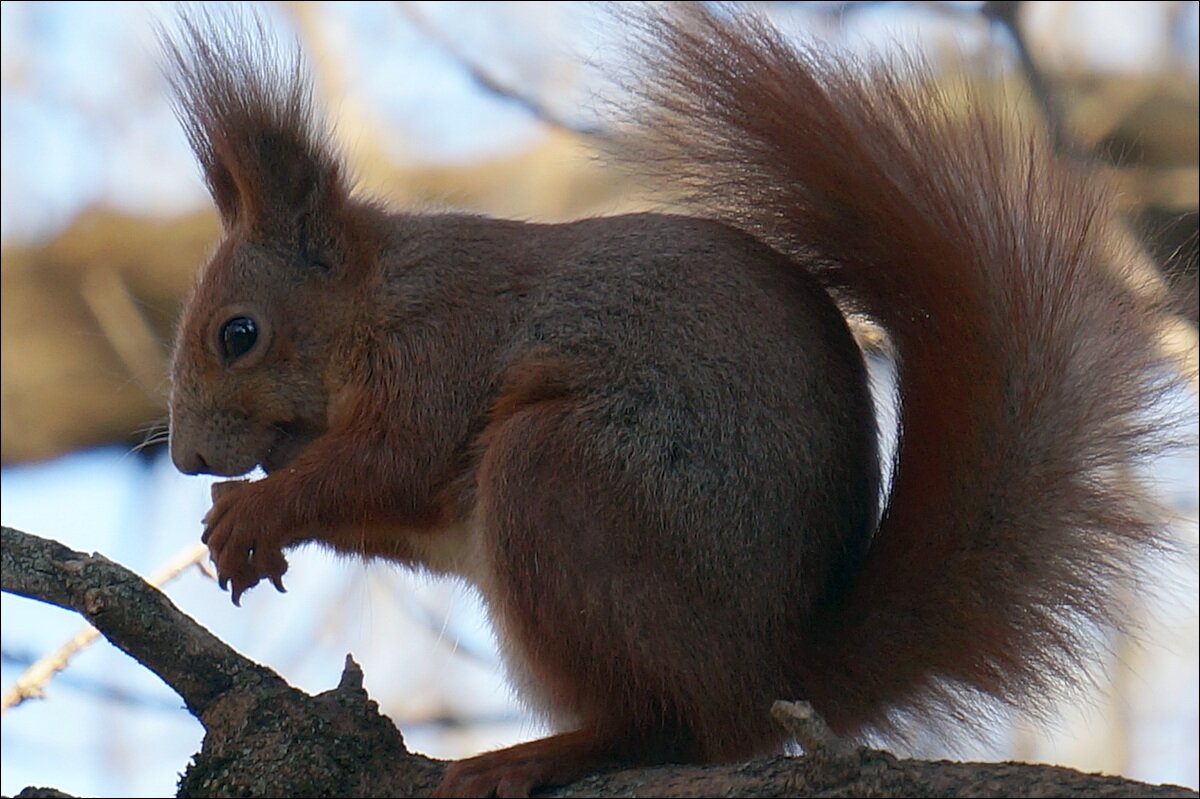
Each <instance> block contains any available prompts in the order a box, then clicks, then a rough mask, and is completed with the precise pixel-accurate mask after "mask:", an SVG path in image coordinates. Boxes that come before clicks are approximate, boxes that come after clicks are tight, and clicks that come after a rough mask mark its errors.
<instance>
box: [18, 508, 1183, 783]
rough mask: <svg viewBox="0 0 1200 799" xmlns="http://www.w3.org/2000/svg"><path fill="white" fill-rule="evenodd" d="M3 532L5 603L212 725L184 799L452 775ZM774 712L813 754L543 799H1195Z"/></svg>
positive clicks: (351, 712) (97, 572)
mask: <svg viewBox="0 0 1200 799" xmlns="http://www.w3.org/2000/svg"><path fill="white" fill-rule="evenodd" d="M2 533H3V538H2V542H0V543H2V548H0V554H2V558H3V560H2V566H3V569H2V573H3V588H4V590H5V591H9V592H12V593H15V594H19V595H21V596H25V597H29V598H31V599H38V600H41V601H44V602H49V603H51V604H54V605H57V606H59V607H63V608H68V609H72V610H75V611H77V612H79V613H81V614H82V615H83V616H85V617H86V618H87V619H88V620H89V621H90V622H91V623H92V624H93V625H94V626H95V627H96V629H97V630H99V631H100V632H101V633H102V634H103V635H104V636H105V637H107V638H108V639H109V640H110V641H112V642H113V643H114V644H116V645H117V646H118V647H120V648H121V649H123V650H124V651H125V652H127V653H128V654H129V655H130V656H132V657H133V658H134V659H136V660H138V661H139V662H141V663H142V664H144V665H145V666H146V667H147V668H149V669H150V670H152V671H153V672H154V673H155V674H157V675H158V676H159V677H161V678H162V679H163V680H164V681H165V682H166V683H167V684H168V685H170V686H171V687H172V688H173V689H175V691H177V692H178V693H179V695H180V696H181V697H183V698H184V701H185V702H186V703H187V706H188V708H189V709H190V710H191V711H192V712H193V713H194V714H195V715H196V716H197V718H198V719H199V720H200V722H201V723H202V724H203V725H204V728H205V736H204V744H203V747H202V749H201V751H200V752H199V753H198V754H197V755H196V756H195V757H194V758H193V760H192V763H191V764H190V765H189V766H188V768H187V770H186V772H185V773H184V775H183V778H182V779H181V781H180V785H179V793H178V795H179V796H389V795H390V796H428V795H429V793H430V792H431V791H432V789H433V787H434V786H435V785H437V783H438V781H439V780H440V778H441V772H442V769H443V768H444V764H443V763H440V762H438V761H435V760H430V759H429V758H426V757H423V756H421V755H416V754H411V753H409V752H408V750H407V749H406V748H405V746H404V742H403V739H402V738H401V736H400V733H399V731H398V730H397V729H396V727H395V726H394V725H393V724H392V723H391V722H390V721H389V720H388V719H387V718H386V717H384V716H382V715H381V714H380V713H379V710H378V707H377V706H376V704H375V703H374V702H373V701H371V699H370V698H369V697H368V696H367V693H366V691H365V690H363V685H362V678H363V675H362V671H361V670H360V669H359V667H358V665H357V664H356V663H354V661H353V660H352V659H350V658H349V657H347V661H346V668H345V670H344V672H343V674H342V679H341V682H340V683H339V685H338V686H337V687H336V688H334V689H333V690H331V691H326V692H324V693H322V694H318V695H316V696H309V695H308V694H305V693H302V692H300V691H297V690H295V689H293V688H291V687H290V686H288V685H287V684H286V683H285V682H284V681H283V680H282V679H281V678H280V677H279V676H278V675H276V674H275V673H274V672H272V671H270V670H269V669H266V668H264V667H262V666H258V665H257V664H254V663H252V662H251V661H249V660H247V659H246V658H245V657H243V656H241V655H239V654H238V653H237V652H235V651H233V650H232V649H230V648H229V647H228V646H227V645H225V644H224V643H222V642H221V641H220V640H219V639H217V638H216V637H215V636H213V635H212V634H211V633H210V632H208V631H207V630H205V629H204V628H203V627H201V626H200V625H199V624H197V623H196V622H195V621H193V620H192V619H191V618H190V617H188V616H187V615H185V614H184V613H182V612H181V611H180V610H179V609H177V608H176V607H175V606H174V605H173V604H172V603H171V602H170V601H169V600H168V599H167V598H166V597H165V596H163V594H162V593H161V592H159V591H158V590H157V589H155V588H153V587H152V586H150V585H148V584H146V583H145V582H143V581H142V580H141V578H139V577H138V576H137V575H135V574H133V573H132V572H130V571H128V570H127V569H124V568H122V567H121V566H118V565H117V564H115V563H113V562H111V561H109V560H107V559H106V558H104V557H102V556H100V555H85V554H83V553H80V552H76V551H74V550H71V549H68V548H67V547H64V546H62V545H61V544H59V543H57V542H54V541H48V540H46V539H42V538H38V537H37V536H33V535H29V534H28V533H23V532H21V531H19V530H14V529H12V528H10V527H4V528H3V531H2ZM775 714H776V717H777V718H778V719H779V720H780V721H781V723H784V724H785V725H787V726H788V727H789V729H799V730H801V731H802V735H803V736H804V737H806V738H808V740H809V742H810V745H813V746H815V751H814V752H813V754H810V755H808V756H806V757H800V758H792V757H770V758H760V759H756V760H751V761H749V762H746V763H737V764H717V765H708V766H660V767H656V768H642V769H630V770H626V771H616V772H612V773H608V774H601V775H596V776H592V777H588V778H586V779H583V780H580V781H578V782H576V783H574V784H572V785H568V786H565V787H563V788H560V789H557V790H554V791H551V792H547V793H545V794H544V795H546V796H601V797H603V796H629V795H638V796H664V797H672V796H817V795H820V796H829V795H839V796H931V797H941V796H996V797H1002V796H1003V797H1021V796H1106V797H1118V796H1129V797H1134V796H1144V797H1195V796H1197V794H1196V792H1195V791H1190V790H1187V789H1184V788H1178V787H1174V786H1149V785H1145V784H1142V783H1136V782H1132V781H1129V780H1124V779H1120V778H1116V777H1101V776H1096V775H1085V774H1080V773H1078V772H1075V771H1071V770H1070V769H1064V768H1057V767H1051V766H1031V765H1024V764H1017V763H1001V764H971V763H945V762H941V763H932V762H927V761H920V760H898V759H896V758H895V757H893V756H892V755H890V754H888V753H886V752H879V751H875V750H870V749H864V748H858V749H851V748H849V747H845V746H842V745H839V744H836V742H833V741H831V740H829V739H828V736H827V735H826V734H825V733H824V732H822V731H821V729H820V727H819V725H817V726H816V727H812V726H811V725H812V720H811V719H803V718H801V717H800V716H802V715H803V712H802V709H801V708H800V707H799V706H797V705H792V704H790V703H779V704H778V705H777V707H776V710H775ZM797 714H800V716H798V715H797ZM796 725H801V726H796ZM804 730H808V731H804ZM27 795H34V794H27ZM37 795H48V794H45V793H39V794H37Z"/></svg>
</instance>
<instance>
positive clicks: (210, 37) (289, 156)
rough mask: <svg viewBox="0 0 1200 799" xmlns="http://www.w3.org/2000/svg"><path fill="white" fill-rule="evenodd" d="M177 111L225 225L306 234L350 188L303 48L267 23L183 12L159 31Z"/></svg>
mask: <svg viewBox="0 0 1200 799" xmlns="http://www.w3.org/2000/svg"><path fill="white" fill-rule="evenodd" d="M160 39H161V41H162V43H163V50H164V52H165V55H166V61H167V77H168V80H169V81H170V83H171V87H172V89H173V90H174V99H175V110H176V115H177V116H178V117H179V120H180V122H181V123H182V125H183V128H184V131H185V132H186V134H187V137H188V141H189V142H190V143H191V145H192V149H193V150H194V151H195V153H196V158H197V159H198V160H199V162H200V166H201V169H202V170H203V172H204V180H205V182H206V183H207V184H208V189H209V192H210V193H211V194H212V198H213V201H214V202H215V203H216V206H217V210H218V211H219V212H220V214H221V220H222V222H223V223H224V224H225V226H226V227H227V228H229V227H233V226H234V225H237V224H244V225H246V226H247V227H248V228H249V229H250V230H254V231H255V232H258V233H262V234H265V235H282V236H288V237H291V236H294V235H296V234H297V233H299V234H300V235H301V237H302V238H305V237H307V236H309V235H311V234H312V233H313V232H315V231H314V230H313V228H314V227H315V228H320V227H322V225H321V223H322V221H323V219H322V217H323V216H325V215H327V214H335V215H336V213H337V211H338V210H339V208H340V207H341V206H342V204H343V203H344V202H345V200H346V199H347V196H348V194H349V192H348V188H347V186H346V181H345V178H344V175H343V168H342V165H341V162H340V160H339V158H338V157H337V154H336V152H335V151H334V147H333V145H332V143H331V141H330V139H329V135H328V131H327V130H326V129H325V128H324V127H323V125H322V124H321V120H320V119H319V118H318V114H317V112H316V109H315V107H314V104H313V96H312V84H311V81H310V79H309V77H308V73H307V70H306V68H305V65H304V62H303V59H302V58H301V56H300V54H299V51H298V49H293V50H292V51H291V52H290V53H288V54H281V53H280V52H279V51H278V50H277V49H275V48H274V47H273V46H272V45H271V43H270V42H271V39H270V37H269V35H268V33H267V32H266V30H265V28H264V26H263V24H262V21H261V20H259V19H257V18H255V17H246V16H241V15H238V16H234V17H233V18H231V19H228V20H226V21H222V22H218V21H216V20H214V19H213V18H211V17H208V16H203V15H202V16H201V17H200V19H199V20H195V19H192V18H188V17H183V18H181V19H180V24H179V27H178V30H177V31H176V32H174V33H172V32H161V33H160Z"/></svg>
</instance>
